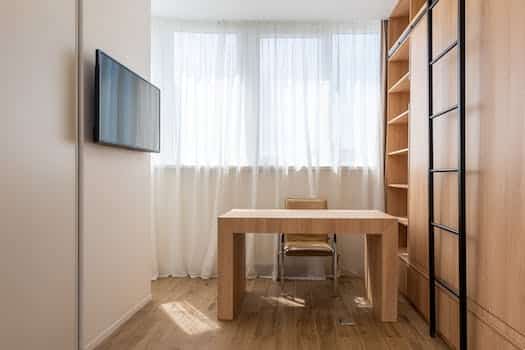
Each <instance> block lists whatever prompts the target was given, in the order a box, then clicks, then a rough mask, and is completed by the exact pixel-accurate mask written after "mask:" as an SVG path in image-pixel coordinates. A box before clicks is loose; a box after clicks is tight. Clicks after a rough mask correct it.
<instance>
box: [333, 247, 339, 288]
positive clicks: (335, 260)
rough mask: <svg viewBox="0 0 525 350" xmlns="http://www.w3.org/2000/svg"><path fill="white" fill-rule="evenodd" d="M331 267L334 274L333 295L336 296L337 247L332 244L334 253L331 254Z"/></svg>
mask: <svg viewBox="0 0 525 350" xmlns="http://www.w3.org/2000/svg"><path fill="white" fill-rule="evenodd" d="M332 266H333V267H332V269H333V274H334V295H335V296H337V282H338V281H337V271H338V264H337V249H336V247H335V245H334V254H333V255H332Z"/></svg>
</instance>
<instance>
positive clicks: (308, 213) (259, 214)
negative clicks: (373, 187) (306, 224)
mask: <svg viewBox="0 0 525 350" xmlns="http://www.w3.org/2000/svg"><path fill="white" fill-rule="evenodd" d="M219 218H220V219H311V220H317V219H328V220H330V219H335V220H337V219H339V220H340V219H343V220H345V219H354V220H396V221H397V218H396V217H394V216H391V215H388V214H386V213H384V212H382V211H379V210H344V209H320V210H312V209H232V210H230V211H229V212H227V213H224V214H223V215H221V216H219Z"/></svg>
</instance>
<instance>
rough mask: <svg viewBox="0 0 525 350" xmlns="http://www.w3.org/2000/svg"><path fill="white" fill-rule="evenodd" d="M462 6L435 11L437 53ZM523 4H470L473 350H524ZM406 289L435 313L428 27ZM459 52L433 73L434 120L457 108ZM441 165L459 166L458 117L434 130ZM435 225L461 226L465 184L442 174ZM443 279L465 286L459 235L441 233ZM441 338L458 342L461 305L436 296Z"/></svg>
mask: <svg viewBox="0 0 525 350" xmlns="http://www.w3.org/2000/svg"><path fill="white" fill-rule="evenodd" d="M456 10H457V0H441V2H440V3H439V5H437V6H436V8H435V10H434V28H435V32H434V43H435V47H434V53H437V52H440V51H441V50H442V49H443V48H445V47H446V46H447V45H448V44H449V43H450V42H451V41H453V40H455V36H456V32H457V27H456V25H455V23H456V22H455V21H456V14H457V12H456ZM524 14H525V1H522V0H505V1H501V0H467V197H468V198H467V231H468V264H469V268H468V277H469V281H468V282H469V284H468V286H469V291H468V292H469V297H470V302H469V310H470V314H469V344H470V345H469V348H470V349H476V350H478V349H481V350H484V349H525V312H524V310H525V288H523V286H525V253H524V250H523V247H524V246H525V233H524V232H525V215H524V213H525V176H524V174H525V141H524V137H523V135H524V133H525V112H524V111H525V85H524V84H523V82H524V81H525V68H524V66H523V60H524V57H525V41H524V40H523V33H525V21H523V20H522V17H523V15H524ZM410 40H411V67H410V70H411V90H412V99H411V106H410V121H409V123H410V124H409V125H410V131H409V145H410V160H409V168H410V169H409V187H410V189H411V191H410V194H411V195H410V197H409V204H408V212H409V222H410V227H409V242H408V246H409V254H410V264H411V266H409V267H408V269H407V272H406V281H407V282H406V283H407V285H406V290H407V294H408V296H409V299H410V300H411V302H412V303H413V304H414V305H415V306H416V307H417V308H418V309H419V310H420V312H422V314H423V315H427V313H428V279H427V277H426V271H427V260H428V254H427V247H428V242H427V172H426V171H427V167H428V158H427V157H428V149H427V145H428V138H427V136H428V135H427V130H428V129H427V127H428V124H427V120H426V119H425V116H426V115H427V110H426V108H427V102H428V101H427V91H428V90H427V80H426V79H427V73H426V62H427V58H426V22H425V20H422V21H421V22H420V24H419V25H418V27H416V28H415V30H414V31H413V33H412V34H411V39H410ZM456 55H457V53H456V52H455V50H453V51H452V52H451V55H450V56H449V57H447V58H444V59H443V60H442V61H441V62H440V63H439V64H437V65H436V66H435V68H434V79H435V85H434V89H435V93H434V99H435V110H434V111H435V112H436V111H439V110H441V109H444V108H446V107H449V106H451V105H453V104H455V103H456V92H457V79H456V77H457V65H456ZM434 125H435V127H434V130H435V134H434V137H435V142H436V143H435V149H436V153H435V161H436V162H435V165H436V166H439V167H454V166H455V165H456V164H457V114H456V113H451V114H449V115H448V116H447V117H446V118H442V119H438V120H436V122H435V124H434ZM435 194H436V196H435V199H436V202H435V204H436V205H435V207H436V220H437V221H440V222H442V223H445V224H447V225H450V226H456V225H457V214H456V213H457V211H456V210H457V177H455V175H450V174H449V175H443V176H437V177H436V181H435ZM436 237H437V239H436V272H437V274H438V275H439V276H440V277H441V278H443V279H444V280H446V281H447V282H449V283H450V284H452V285H453V286H456V285H457V249H456V247H457V246H456V243H457V241H456V238H455V237H454V236H451V235H448V234H444V233H437V234H436ZM438 315H439V316H438V319H439V320H438V324H439V327H438V328H439V331H440V332H441V334H442V335H443V336H444V338H445V339H446V340H447V341H448V342H449V343H450V344H452V345H455V344H457V337H458V334H457V302H456V300H455V299H454V298H452V297H451V296H450V295H449V294H448V293H446V292H444V291H443V290H441V289H439V292H438Z"/></svg>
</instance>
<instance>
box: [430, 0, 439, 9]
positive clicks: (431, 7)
mask: <svg viewBox="0 0 525 350" xmlns="http://www.w3.org/2000/svg"><path fill="white" fill-rule="evenodd" d="M438 2H439V0H435V1H434V2H433V3H432V4H430V6H429V7H428V9H429V10H432V9H433V8H434V7H435V6H436V5H437V4H438Z"/></svg>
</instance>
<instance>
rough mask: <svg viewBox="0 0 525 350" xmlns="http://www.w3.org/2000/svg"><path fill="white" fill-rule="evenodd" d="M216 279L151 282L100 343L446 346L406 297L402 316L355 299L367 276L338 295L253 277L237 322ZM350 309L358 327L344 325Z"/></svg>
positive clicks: (316, 284)
mask: <svg viewBox="0 0 525 350" xmlns="http://www.w3.org/2000/svg"><path fill="white" fill-rule="evenodd" d="M216 291H217V282H216V280H201V279H186V278H164V279H160V280H158V281H155V282H153V283H152V293H153V301H152V302H151V303H149V304H148V305H146V306H145V307H144V308H143V309H142V310H140V311H139V312H138V313H137V314H136V315H134V316H133V317H132V318H131V319H130V320H129V321H128V322H126V323H125V324H124V325H123V326H122V327H120V328H119V329H118V330H117V332H115V333H114V334H113V335H112V336H111V337H110V338H108V339H107V340H106V341H105V342H104V343H102V344H101V345H100V346H99V347H98V348H97V350H120V349H123V350H124V349H125V350H186V349H189V350H193V349H217V350H222V349H224V350H230V349H247V350H265V349H271V350H274V349H286V350H296V349H297V350H302V349H323V350H328V349H345V350H353V349H356V350H357V349H360V350H362V349H367V350H376V349H378V350H379V349H381V350H382V349H388V350H401V349H407V350H428V349H447V347H446V345H445V344H444V343H443V342H442V341H440V340H439V339H432V338H430V337H429V336H428V334H427V329H428V328H427V326H426V324H425V322H424V321H423V320H422V319H421V317H420V316H419V315H418V314H417V313H416V312H415V311H414V309H413V308H412V307H411V306H410V305H409V304H407V303H406V302H405V301H403V300H400V303H399V321H398V322H396V323H381V322H377V321H375V319H374V317H373V315H372V310H371V309H363V308H358V307H356V306H355V304H354V302H353V300H354V298H355V297H357V296H362V295H363V294H364V287H363V282H362V280H360V279H357V278H353V279H350V278H344V279H342V280H341V282H340V284H339V294H340V295H341V296H340V297H333V293H332V284H331V281H287V282H286V285H285V293H281V289H280V287H279V285H278V284H277V283H275V282H273V281H271V280H268V279H256V280H249V281H248V282H247V294H246V297H245V299H244V304H243V307H242V311H241V314H240V315H239V318H238V319H237V320H236V321H233V322H220V321H217V319H216V306H217V304H216ZM349 316H351V317H352V318H353V319H354V320H355V321H356V322H357V325H356V326H342V325H339V323H338V320H339V319H345V318H348V317H349Z"/></svg>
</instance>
